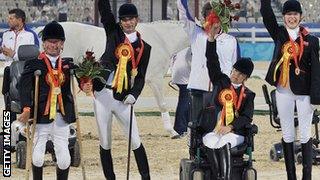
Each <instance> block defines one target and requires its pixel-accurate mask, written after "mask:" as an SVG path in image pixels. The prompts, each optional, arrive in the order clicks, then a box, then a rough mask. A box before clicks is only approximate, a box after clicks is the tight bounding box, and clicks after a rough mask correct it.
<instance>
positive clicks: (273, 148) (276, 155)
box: [269, 146, 280, 161]
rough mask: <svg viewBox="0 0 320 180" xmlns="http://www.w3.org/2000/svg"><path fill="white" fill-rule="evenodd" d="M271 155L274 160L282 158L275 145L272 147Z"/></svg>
mask: <svg viewBox="0 0 320 180" xmlns="http://www.w3.org/2000/svg"><path fill="white" fill-rule="evenodd" d="M269 157H270V159H271V160H272V161H279V160H280V157H279V155H278V153H277V150H276V148H275V147H274V146H273V147H272V148H271V149H270V153H269Z"/></svg>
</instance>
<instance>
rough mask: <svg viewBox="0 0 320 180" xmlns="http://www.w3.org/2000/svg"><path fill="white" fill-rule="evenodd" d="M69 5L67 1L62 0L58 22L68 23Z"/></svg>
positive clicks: (59, 6)
mask: <svg viewBox="0 0 320 180" xmlns="http://www.w3.org/2000/svg"><path fill="white" fill-rule="evenodd" d="M67 14H68V4H67V0H61V2H60V3H59V4H58V21H59V22H66V21H67V20H68V15H67Z"/></svg>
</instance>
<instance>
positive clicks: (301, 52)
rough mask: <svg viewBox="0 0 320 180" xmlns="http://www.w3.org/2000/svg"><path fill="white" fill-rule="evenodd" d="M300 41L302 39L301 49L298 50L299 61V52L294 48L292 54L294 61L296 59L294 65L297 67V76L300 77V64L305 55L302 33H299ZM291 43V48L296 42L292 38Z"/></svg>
mask: <svg viewBox="0 0 320 180" xmlns="http://www.w3.org/2000/svg"><path fill="white" fill-rule="evenodd" d="M299 39H300V44H299V49H298V51H299V59H298V57H297V56H298V55H297V53H298V52H297V51H296V48H292V54H293V59H294V65H295V67H296V69H295V71H296V72H295V73H296V74H297V75H299V73H300V67H299V62H300V60H301V57H302V54H303V49H304V45H303V38H302V35H301V33H300V32H299ZM290 43H291V47H293V46H294V43H295V42H294V41H293V39H292V38H291V37H290Z"/></svg>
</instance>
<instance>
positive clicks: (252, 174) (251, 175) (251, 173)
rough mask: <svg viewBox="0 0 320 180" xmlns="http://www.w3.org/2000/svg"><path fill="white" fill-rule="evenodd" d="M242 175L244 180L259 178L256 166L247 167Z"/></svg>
mask: <svg viewBox="0 0 320 180" xmlns="http://www.w3.org/2000/svg"><path fill="white" fill-rule="evenodd" d="M242 177H243V178H242V179H243V180H257V171H256V170H255V169H254V168H248V169H245V170H244V172H243V175H242Z"/></svg>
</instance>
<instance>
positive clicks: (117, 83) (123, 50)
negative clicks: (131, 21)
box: [112, 43, 132, 93]
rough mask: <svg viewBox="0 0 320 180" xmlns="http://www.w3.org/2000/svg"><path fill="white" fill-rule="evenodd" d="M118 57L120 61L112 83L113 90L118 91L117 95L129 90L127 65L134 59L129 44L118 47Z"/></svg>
mask: <svg viewBox="0 0 320 180" xmlns="http://www.w3.org/2000/svg"><path fill="white" fill-rule="evenodd" d="M116 57H117V58H118V59H119V62H118V64H117V70H116V73H115V77H114V79H113V81H112V88H114V89H116V92H117V93H121V92H122V90H123V89H125V90H127V89H128V75H127V63H128V61H129V60H130V58H131V57H132V56H131V52H130V46H129V44H128V43H121V44H120V45H119V46H118V47H117V49H116Z"/></svg>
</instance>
